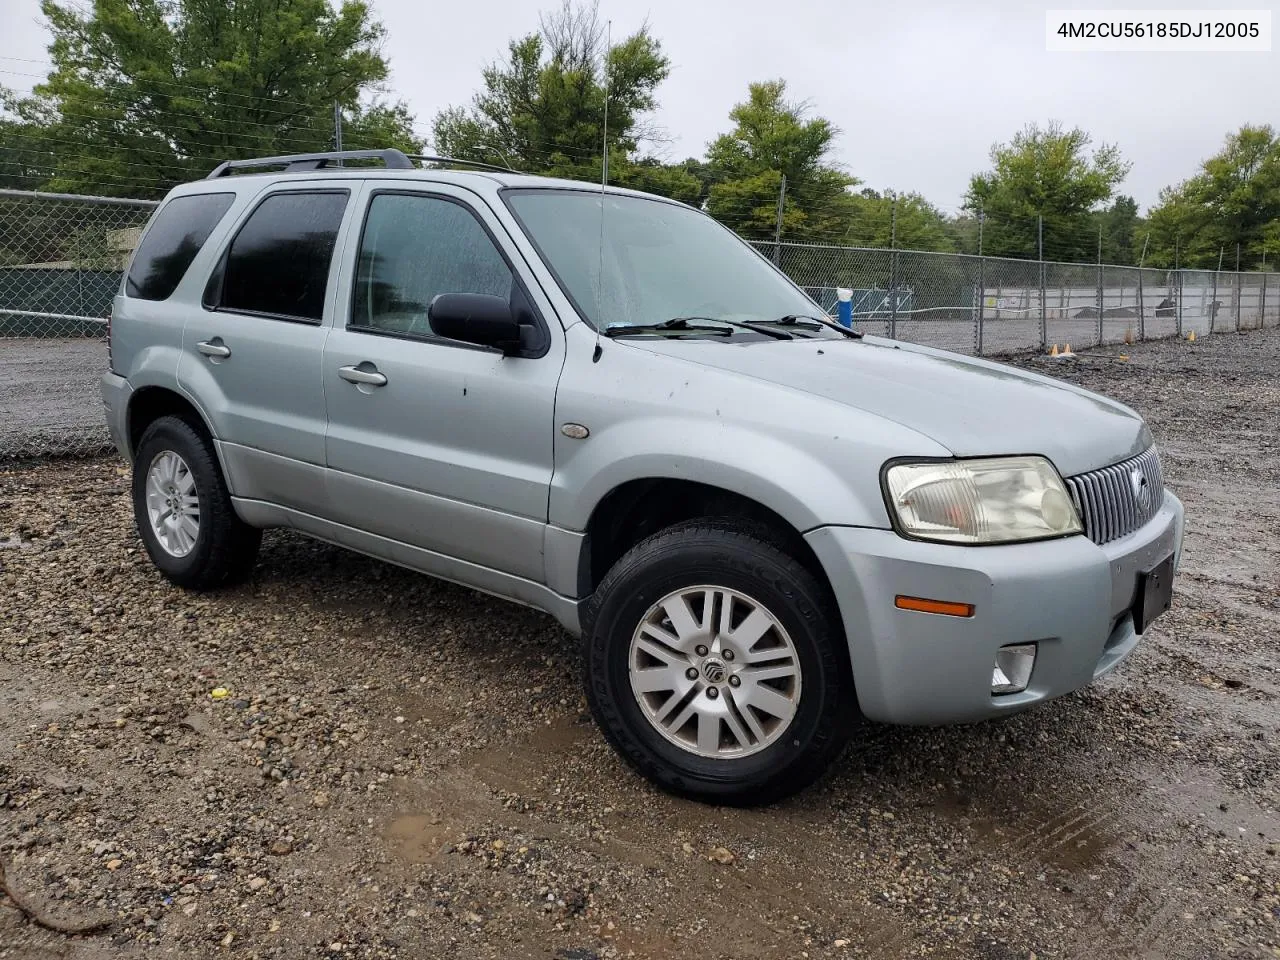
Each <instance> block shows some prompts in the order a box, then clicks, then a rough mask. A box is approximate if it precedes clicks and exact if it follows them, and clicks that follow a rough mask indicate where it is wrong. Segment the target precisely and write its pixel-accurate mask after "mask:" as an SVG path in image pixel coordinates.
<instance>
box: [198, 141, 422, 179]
mask: <svg viewBox="0 0 1280 960" xmlns="http://www.w3.org/2000/svg"><path fill="white" fill-rule="evenodd" d="M332 160H381V161H382V162H383V163H385V164H386V165H387V169H389V170H412V169H413V163H412V162H410V160H409V158H408V157H406V156H405V155H404V153H402V152H401V151H399V150H396V149H394V148H389V149H386V150H333V151H330V152H328V153H293V154H289V155H288V156H283V157H251V158H250V159H248V160H224V161H223V162H222V163H220V164H218V166H216V167H215V168H214V169H213V172H212V173H210V174H209V175H208V176H207V177H205V179H206V180H216V179H217V178H218V177H225V176H227V175H228V174H230V173H231V171H232V170H243V169H245V168H246V167H279V166H283V167H284V169H285V172H286V173H291V172H294V171H298V170H319V169H320V168H321V167H325V166H328V165H329V162H330V161H332Z"/></svg>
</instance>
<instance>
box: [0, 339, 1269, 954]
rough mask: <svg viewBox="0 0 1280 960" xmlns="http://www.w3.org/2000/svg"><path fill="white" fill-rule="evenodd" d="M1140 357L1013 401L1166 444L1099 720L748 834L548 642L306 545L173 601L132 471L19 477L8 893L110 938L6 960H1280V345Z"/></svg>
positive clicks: (552, 632) (926, 746)
mask: <svg viewBox="0 0 1280 960" xmlns="http://www.w3.org/2000/svg"><path fill="white" fill-rule="evenodd" d="M1118 352H1119V351H1118V350H1117V349H1109V350H1106V351H1100V352H1097V353H1094V354H1091V355H1090V356H1088V357H1084V358H1082V359H1081V360H1079V361H1077V362H1076V363H1074V364H1070V363H1068V364H1058V365H1056V366H1053V367H1048V365H1047V362H1046V361H1028V363H1029V364H1030V365H1035V366H1040V367H1043V368H1045V369H1049V370H1051V372H1054V373H1056V374H1059V375H1062V376H1064V377H1067V378H1069V379H1072V380H1075V381H1077V382H1080V383H1083V384H1085V385H1087V386H1090V387H1093V388H1096V389H1099V390H1103V391H1105V392H1107V393H1110V394H1112V395H1114V396H1117V397H1120V398H1122V399H1124V400H1125V401H1127V402H1129V403H1131V404H1133V405H1134V406H1136V407H1137V408H1138V409H1139V410H1141V411H1142V412H1143V413H1144V414H1145V415H1147V416H1148V417H1149V418H1150V420H1151V423H1152V426H1153V428H1154V430H1155V433H1156V436H1157V438H1158V440H1159V441H1160V443H1161V444H1162V446H1163V449H1164V462H1165V466H1166V473H1167V477H1168V482H1169V484H1170V485H1171V486H1172V487H1173V489H1175V490H1176V491H1177V492H1178V493H1179V494H1180V495H1181V496H1182V497H1183V498H1184V500H1185V502H1186V505H1187V513H1188V518H1189V521H1188V524H1189V525H1188V535H1187V536H1188V539H1187V547H1186V554H1185V559H1184V567H1183V572H1182V575H1181V577H1180V578H1179V580H1178V584H1177V600H1176V606H1175V609H1174V611H1173V613H1172V614H1170V615H1168V616H1167V617H1165V618H1163V619H1162V620H1160V621H1159V623H1158V625H1157V626H1156V627H1155V628H1154V629H1153V630H1152V631H1151V633H1150V634H1149V635H1148V637H1147V638H1146V639H1145V641H1144V642H1143V644H1142V645H1141V646H1140V647H1139V650H1138V652H1137V653H1135V655H1134V656H1133V657H1132V658H1131V659H1130V661H1129V662H1128V663H1127V664H1126V665H1125V667H1123V668H1122V669H1121V670H1120V671H1119V673H1118V675H1114V676H1112V677H1110V678H1108V679H1106V680H1105V681H1103V682H1101V683H1099V684H1097V685H1096V686H1095V687H1093V688H1091V689H1088V690H1086V691H1083V692H1082V693H1079V694H1077V695H1073V696H1069V697H1066V698H1064V699H1062V700H1060V701H1058V702H1055V703H1053V704H1051V705H1048V706H1046V707H1043V708H1041V709H1039V710H1037V711H1033V712H1031V713H1029V714H1024V715H1022V716H1020V717H1017V718H1014V719H1011V720H1006V721H1004V722H999V723H988V724H982V725H977V726H971V727H965V728H953V729H940V730H918V729H897V728H888V727H873V728H869V729H866V730H864V731H863V732H862V733H861V734H860V735H859V737H858V739H857V740H856V742H855V743H854V745H853V746H852V748H851V749H850V750H849V752H848V753H847V754H846V756H845V758H844V759H843V761H842V762H841V763H840V764H839V765H838V767H837V769H836V770H835V772H834V774H833V775H832V776H831V777H830V778H829V779H828V780H826V781H825V782H824V783H822V784H820V785H819V786H818V787H816V788H814V789H811V790H809V791H808V792H806V793H805V794H803V795H802V796H801V797H799V798H797V799H795V800H793V801H790V802H788V803H785V804H782V805H779V806H775V807H773V808H770V809H763V810H754V811H738V810H729V809H716V808H710V807H705V806H699V805H696V804H693V803H689V802H685V801H680V800H675V799H672V798H670V797H668V796H666V795H663V794H660V793H657V792H656V791H654V790H653V789H651V788H650V787H649V786H647V785H646V784H645V783H644V782H642V781H640V780H639V779H638V778H637V777H635V776H634V775H633V774H632V773H631V772H630V771H629V770H628V769H627V768H626V767H624V766H623V765H622V763H621V762H620V761H618V760H617V759H616V758H615V756H614V755H613V754H612V753H611V752H610V750H609V749H608V748H607V747H606V746H605V744H604V742H603V741H602V739H601V737H600V736H599V735H598V734H597V732H596V730H595V729H594V728H593V726H592V724H591V722H590V721H589V719H588V718H587V715H586V710H585V704H584V702H583V699H582V696H581V695H580V692H579V679H578V656H577V652H576V649H575V646H574V644H573V643H572V642H570V641H569V639H568V638H567V637H566V636H565V635H564V633H563V632H562V631H561V630H560V629H559V628H558V627H557V626H556V625H555V624H554V623H552V622H551V621H550V620H549V619H548V618H546V617H544V616H541V615H539V614H536V613H532V612H529V611H526V610H523V609H521V608H518V607H514V606H509V605H506V604H503V603H501V602H498V601H494V600H490V599H488V598H486V597H483V596H480V595H478V594H474V593H471V592H469V591H467V590H464V589H461V588H458V587H454V586H450V585H447V584H442V583H436V582H433V581H430V580H428V579H425V578H422V577H418V576H415V575H412V574H409V573H406V572H403V571H400V570H397V569H395V568H392V567H389V566H385V565H382V564H379V563H376V562H373V561H370V560H366V559H363V558H361V557H357V556H355V555H352V554H348V553H343V552H341V551H339V550H337V549H335V548H330V547H327V546H322V545H319V544H316V543H312V542H310V541H307V540H303V539H301V538H299V537H296V536H293V535H290V534H285V533H273V534H270V535H269V536H268V538H267V541H266V543H265V546H264V550H263V555H262V558H261V562H260V565H259V567H258V570H257V573H256V575H255V578H254V579H253V580H252V582H251V583H249V584H248V585H246V586H244V587H240V588H237V589H234V590H231V591H227V592H223V593H219V594H216V595H208V596H195V595H190V594H186V593H184V592H182V591H180V590H177V589H175V588H172V587H169V586H167V585H166V584H164V583H163V582H162V581H161V580H160V578H159V576H158V575H157V574H156V573H155V572H154V571H153V570H152V568H151V567H150V566H149V565H148V563H147V562H146V560H145V558H144V555H143V553H142V551H141V548H140V545H139V543H138V541H137V539H136V537H135V534H134V531H133V529H132V526H131V520H130V516H129V509H128V503H127V497H126V488H127V477H126V474H125V472H124V470H123V469H122V468H121V466H120V465H119V464H118V463H117V462H116V461H114V460H109V459H103V460H94V461H80V462H60V463H53V464H46V465H43V466H27V467H16V468H9V469H7V470H5V471H3V472H0V547H2V548H5V549H0V863H3V864H4V866H5V867H6V868H7V870H8V879H9V883H10V885H11V886H12V887H13V888H14V889H16V890H17V891H18V892H19V893H20V894H21V895H24V896H25V897H26V898H27V899H28V900H30V901H31V903H32V904H33V905H34V906H36V907H37V908H38V910H39V911H40V912H41V913H43V914H44V915H45V916H51V917H57V918H61V919H64V920H70V921H73V922H82V921H89V920H97V919H102V920H107V921H109V926H108V927H107V928H106V929H105V930H103V931H101V932H98V933H95V934H91V935H85V936H80V937H68V936H65V935H62V934H59V933H54V932H50V931H47V930H43V929H39V928H37V927H35V926H33V925H32V924H31V923H30V922H29V921H28V919H27V918H26V917H25V916H24V915H23V914H22V913H20V912H19V911H18V910H17V909H14V908H13V907H12V904H11V903H8V902H0V957H6V958H7V957H23V958H41V960H44V958H50V960H52V958H64V957H65V958H96V957H108V956H110V957H131V956H139V957H141V956H146V957H151V956H174V957H195V956H206V955H221V954H223V953H226V954H228V955H235V956H245V957H249V956H260V957H405V958H429V957H459V958H468V957H504V958H505V957H536V958H560V960H591V958H614V957H631V956H634V957H668V956H686V957H733V958H774V957H814V958H817V957H855V956H859V957H878V958H892V957H909V956H918V955H933V956H951V957H979V958H986V960H1008V958H1015V957H1018V958H1029V957H1040V958H1045V957H1091V958H1092V957H1150V958H1163V957H1180V958H1199V957H1274V956H1277V955H1280V929H1278V921H1277V917H1278V915H1280V863H1278V862H1277V861H1278V860H1280V857H1278V856H1277V855H1276V850H1277V846H1280V816H1278V815H1277V812H1276V807H1277V803H1278V798H1277V784H1278V781H1277V773H1280V740H1278V738H1280V729H1278V726H1280V725H1278V723H1277V720H1278V718H1280V710H1278V703H1277V696H1278V695H1280V677H1278V676H1277V662H1278V654H1280V636H1278V635H1277V625H1278V624H1280V436H1278V432H1277V424H1278V423H1280V380H1278V379H1277V375H1276V371H1277V370H1278V369H1280V331H1275V330H1270V331H1267V332H1265V333H1254V334H1249V335H1240V336H1237V335H1234V334H1230V335H1219V336H1215V337H1213V338H1211V339H1205V340H1201V341H1200V342H1198V343H1196V344H1187V343H1180V342H1176V341H1174V342H1163V343H1154V344H1144V345H1141V346H1138V347H1133V348H1130V354H1129V357H1130V358H1129V360H1127V361H1122V360H1119V359H1117V357H1116V354H1117V353H1118ZM1071 428H1072V425H1071V424H1070V423H1062V424H1045V429H1046V430H1070V429H1071ZM215 687H226V688H228V689H229V690H230V694H229V695H228V696H227V697H226V698H225V699H221V700H214V699H212V698H211V697H210V692H211V690H212V689H213V688H215Z"/></svg>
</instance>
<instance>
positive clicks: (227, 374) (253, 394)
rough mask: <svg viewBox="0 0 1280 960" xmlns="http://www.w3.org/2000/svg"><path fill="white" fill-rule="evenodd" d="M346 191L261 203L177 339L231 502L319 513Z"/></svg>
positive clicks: (300, 189)
mask: <svg viewBox="0 0 1280 960" xmlns="http://www.w3.org/2000/svg"><path fill="white" fill-rule="evenodd" d="M353 186H354V185H353ZM350 195H351V191H350V190H349V189H347V188H346V187H319V186H316V187H311V186H307V185H299V184H296V183H285V184H281V185H279V186H277V187H275V188H273V189H271V190H270V191H269V192H267V193H265V194H264V195H263V196H261V197H260V198H259V199H258V200H257V202H256V203H255V204H254V205H253V206H252V208H251V209H250V210H249V212H248V214H247V215H246V216H245V217H244V218H243V220H242V221H241V223H240V224H239V225H238V227H237V229H236V230H235V231H234V232H233V233H232V235H231V239H230V241H229V242H228V243H227V245H226V248H225V250H224V251H223V254H222V256H221V258H220V259H219V261H218V264H217V266H216V267H215V268H214V270H213V272H212V275H211V276H210V278H209V282H208V284H207V286H206V289H205V292H204V298H203V303H202V309H201V310H200V311H199V312H198V313H196V314H193V315H192V317H191V319H190V320H189V321H188V323H187V325H186V329H185V331H184V333H183V344H182V361H181V363H180V366H179V372H178V376H179V380H180V382H182V385H183V386H184V388H186V389H187V391H188V392H189V393H190V394H191V395H193V396H195V397H197V398H198V399H199V401H200V403H201V405H202V406H203V408H204V410H205V413H206V415H207V416H208V417H209V418H210V420H211V421H212V423H213V426H214V431H215V433H216V435H217V437H218V439H219V443H220V446H221V449H222V456H223V462H224V463H225V464H226V467H227V473H228V480H229V482H230V486H231V489H232V492H233V493H234V495H235V496H237V497H242V498H245V499H250V500H261V501H266V502H269V503H275V504H280V505H282V506H286V507H292V508H295V509H299V510H303V511H306V512H310V513H322V512H323V510H324V500H325V497H324V478H323V471H324V433H325V409H324V387H323V384H322V371H321V358H322V355H323V354H322V351H323V348H324V341H325V337H326V335H327V333H328V330H329V327H328V326H327V325H326V324H325V318H326V316H327V315H328V313H329V312H331V311H332V303H333V292H334V283H335V278H334V277H333V276H332V274H333V271H332V270H331V266H332V264H333V262H334V260H335V251H336V248H337V243H338V238H339V237H341V236H342V226H343V223H344V220H345V217H346V211H347V207H348V206H349V202H350Z"/></svg>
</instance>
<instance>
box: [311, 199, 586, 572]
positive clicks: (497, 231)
mask: <svg viewBox="0 0 1280 960" xmlns="http://www.w3.org/2000/svg"><path fill="white" fill-rule="evenodd" d="M362 206H363V207H364V211H363V223H362V225H361V228H360V230H359V231H358V232H356V231H353V237H358V240H356V239H353V244H358V245H357V249H356V250H355V251H354V254H355V255H354V256H348V257H346V258H344V270H346V271H348V272H350V273H351V274H352V276H351V279H350V282H344V283H343V285H342V288H343V294H342V296H343V297H345V298H346V305H345V308H340V309H341V310H342V312H341V313H340V315H339V316H338V317H337V318H336V319H335V323H334V329H333V332H332V333H331V334H330V337H329V340H328V343H327V344H326V345H325V348H324V364H323V366H324V394H325V401H326V404H327V409H328V415H329V427H328V431H329V432H328V442H327V458H328V465H329V468H330V469H329V473H328V474H327V477H326V481H327V484H328V489H329V501H330V515H331V516H332V517H333V518H334V519H336V520H338V521H339V522H340V523H344V524H348V525H350V526H354V527H357V528H359V529H362V530H365V531H368V532H370V533H374V534H378V535H381V536H384V537H388V538H391V539H393V540H398V541H401V542H404V543H409V544H412V545H414V546H417V547H421V548H425V549H427V550H431V551H434V552H437V553H440V554H443V555H445V556H448V557H453V558H456V559H460V560H465V561H469V562H471V563H475V564H479V565H481V566H484V567H488V568H492V569H497V570H501V571H503V572H505V573H509V574H513V575H515V576H518V577H523V578H526V579H531V580H534V581H536V582H539V583H540V582H542V581H543V580H544V576H543V564H542V539H543V533H544V528H545V523H546V519H547V496H548V491H549V487H550V483H551V470H552V448H553V442H552V441H553V435H554V430H555V426H554V413H555V390H556V382H557V379H558V377H559V374H560V368H561V365H562V361H563V355H564V343H563V331H562V330H561V329H560V327H559V324H558V323H554V322H553V323H552V324H548V323H547V322H546V320H545V319H544V318H546V317H550V316H552V314H551V313H550V305H549V304H548V303H547V302H546V301H545V300H544V299H543V297H542V293H541V291H540V290H539V289H538V288H537V285H536V283H534V282H533V281H532V279H531V278H528V277H527V276H526V270H527V267H526V266H525V265H524V264H523V261H522V260H521V259H520V257H519V254H518V253H517V252H516V251H515V250H514V248H513V246H512V245H511V240H510V238H509V237H507V236H506V234H505V231H504V228H503V227H502V225H501V224H500V223H499V221H498V220H497V219H496V218H495V217H494V215H493V213H492V211H491V210H489V208H488V207H487V206H486V205H485V204H484V202H483V201H482V200H481V199H480V198H479V197H478V196H476V195H475V194H472V193H471V192H470V191H467V190H465V189H462V188H459V187H454V186H451V185H445V184H427V183H418V184H414V183H409V182H406V183H404V184H403V185H396V186H390V185H388V186H378V187H371V188H370V190H369V197H368V201H367V203H365V204H362ZM441 293H486V294H492V295H496V296H502V297H507V298H509V299H510V302H511V303H512V307H513V310H514V311H516V313H517V314H518V315H519V316H520V317H521V318H522V320H523V321H525V322H527V323H528V324H529V330H528V331H527V332H528V333H529V337H528V338H527V343H528V344H529V345H530V348H529V349H528V350H527V351H526V352H525V355H523V356H514V357H504V356H503V355H502V354H501V353H500V352H498V351H495V350H489V349H485V348H480V347H475V346H471V345H468V344H463V343H459V342H457V341H452V340H445V339H442V338H440V337H437V336H435V335H434V334H433V333H432V331H431V327H430V324H429V323H428V321H427V306H428V305H429V304H430V302H431V299H432V298H433V297H434V296H436V295H437V294H441ZM552 328H554V330H553V329H552Z"/></svg>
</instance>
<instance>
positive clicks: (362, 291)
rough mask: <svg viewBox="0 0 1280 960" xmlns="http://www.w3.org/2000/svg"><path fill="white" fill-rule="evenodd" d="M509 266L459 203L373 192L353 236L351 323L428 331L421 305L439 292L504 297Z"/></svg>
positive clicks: (383, 329) (426, 334) (388, 330)
mask: <svg viewBox="0 0 1280 960" xmlns="http://www.w3.org/2000/svg"><path fill="white" fill-rule="evenodd" d="M511 290H512V274H511V268H510V267H508V266H507V263H506V261H505V260H503V258H502V255H501V254H500V253H499V252H498V249H497V247H495V246H494V244H493V241H492V240H491V239H490V238H489V235H488V234H487V233H486V232H485V230H484V228H483V227H482V226H481V225H480V222H479V221H478V220H477V219H476V217H475V215H474V214H473V213H472V212H471V211H470V210H468V209H467V208H466V207H464V206H463V205H462V204H460V203H454V202H452V201H450V200H446V199H443V198H440V197H431V196H423V195H414V194H396V193H382V194H376V195H375V196H374V198H373V200H372V202H371V203H370V204H369V215H368V218H367V219H366V221H365V225H364V232H363V234H362V236H361V238H360V259H359V264H358V266H357V269H356V285H355V295H354V301H353V303H352V305H351V326H352V327H353V328H357V329H366V330H376V331H379V332H381V333H398V334H409V335H414V336H424V337H429V336H431V326H430V324H429V323H428V322H427V307H428V306H430V304H431V300H432V298H433V297H435V296H436V295H437V294H441V293H486V294H490V295H491V296H495V297H503V298H504V299H505V298H508V297H510V295H511Z"/></svg>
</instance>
